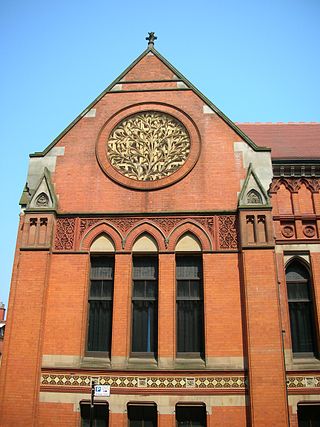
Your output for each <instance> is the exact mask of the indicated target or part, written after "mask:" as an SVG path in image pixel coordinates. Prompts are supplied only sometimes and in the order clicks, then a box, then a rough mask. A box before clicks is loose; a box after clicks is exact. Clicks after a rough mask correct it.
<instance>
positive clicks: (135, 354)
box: [130, 252, 159, 360]
mask: <svg viewBox="0 0 320 427" xmlns="http://www.w3.org/2000/svg"><path fill="white" fill-rule="evenodd" d="M146 258H147V259H153V260H154V266H155V277H152V276H149V277H147V276H145V277H142V278H141V277H135V269H134V267H135V264H134V263H135V259H146ZM131 265H132V281H131V324H130V332H131V340H130V343H131V344H130V357H132V358H139V359H152V360H153V359H157V356H158V329H159V316H158V297H159V257H158V253H154V252H146V253H144V252H136V253H133V254H132V263H131ZM137 282H145V283H144V296H137V295H135V285H136V284H137ZM147 282H149V283H152V286H153V287H154V290H155V293H154V296H150V295H149V296H147V288H148V283H147ZM135 302H141V303H145V304H147V305H149V304H151V305H152V304H153V311H154V312H153V316H154V319H153V321H154V325H153V335H152V336H153V347H154V349H153V351H152V350H150V351H135V350H133V347H134V342H133V339H134V318H135V312H134V311H135V307H134V306H135ZM151 346H152V344H151V343H150V347H151Z"/></svg>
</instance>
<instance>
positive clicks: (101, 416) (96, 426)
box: [80, 401, 109, 427]
mask: <svg viewBox="0 0 320 427" xmlns="http://www.w3.org/2000/svg"><path fill="white" fill-rule="evenodd" d="M80 414H81V427H89V426H90V402H89V401H83V402H80ZM108 424H109V407H108V403H107V402H95V403H94V408H93V427H107V426H108Z"/></svg>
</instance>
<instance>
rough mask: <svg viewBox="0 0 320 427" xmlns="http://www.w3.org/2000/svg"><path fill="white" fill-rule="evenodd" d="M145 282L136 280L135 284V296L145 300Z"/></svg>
mask: <svg viewBox="0 0 320 427" xmlns="http://www.w3.org/2000/svg"><path fill="white" fill-rule="evenodd" d="M145 288H146V286H145V281H144V280H135V281H134V283H133V296H134V297H139V298H144V297H145Z"/></svg>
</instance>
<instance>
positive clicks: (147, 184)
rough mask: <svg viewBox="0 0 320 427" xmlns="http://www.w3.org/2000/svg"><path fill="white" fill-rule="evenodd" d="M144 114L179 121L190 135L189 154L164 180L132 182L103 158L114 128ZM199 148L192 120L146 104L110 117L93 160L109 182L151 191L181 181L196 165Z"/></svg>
mask: <svg viewBox="0 0 320 427" xmlns="http://www.w3.org/2000/svg"><path fill="white" fill-rule="evenodd" d="M147 111H157V112H162V113H166V114H169V115H171V116H172V117H173V118H175V119H177V120H179V121H180V122H181V123H182V124H183V125H184V126H185V128H186V129H187V131H188V133H189V135H190V144H191V146H190V153H189V155H188V157H187V160H186V162H185V163H184V165H182V166H181V167H180V168H179V169H178V170H177V171H176V172H174V173H173V174H172V175H170V176H167V177H165V178H161V179H159V180H157V181H136V180H133V179H130V178H127V177H126V176H124V175H122V174H121V173H120V172H118V171H117V170H116V169H115V168H114V167H113V166H112V165H111V163H110V162H109V159H108V156H107V150H106V142H107V140H108V138H109V136H110V134H111V132H112V131H113V129H114V128H115V126H116V125H117V124H119V123H120V122H121V121H122V120H124V119H125V118H126V117H128V116H131V115H133V114H136V113H141V112H147ZM200 147H201V140H200V132H199V130H198V128H197V127H196V125H195V123H194V122H193V120H192V119H191V118H190V117H189V116H187V114H185V113H184V112H183V111H181V110H179V109H178V108H176V107H173V106H171V105H167V104H163V103H156V102H150V103H141V104H135V105H131V106H129V107H126V108H124V109H123V110H120V111H118V112H117V113H116V114H114V115H113V116H112V117H111V118H110V119H109V120H108V121H107V122H106V123H105V124H104V126H103V127H102V129H101V131H100V132H99V135H98V138H97V142H96V156H97V159H98V163H99V165H100V167H101V169H102V170H103V172H104V173H105V174H106V175H108V176H109V177H110V178H111V179H112V180H113V181H115V182H117V183H118V184H121V185H123V186H125V187H129V188H132V189H135V190H145V191H152V190H157V189H159V188H164V187H167V186H169V185H172V184H174V183H175V182H177V181H179V180H181V179H182V178H184V177H185V176H186V175H187V174H188V173H189V172H190V171H191V170H192V169H193V167H194V166H195V164H196V163H197V161H198V159H199V155H200Z"/></svg>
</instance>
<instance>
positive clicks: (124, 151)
mask: <svg viewBox="0 0 320 427" xmlns="http://www.w3.org/2000/svg"><path fill="white" fill-rule="evenodd" d="M106 150H107V156H108V159H109V161H110V163H111V165H112V166H113V167H114V168H115V169H116V170H117V171H118V172H119V173H120V174H122V175H124V176H125V177H127V178H130V179H133V180H136V181H156V180H159V179H161V178H165V177H168V176H170V175H172V174H173V173H174V172H176V171H177V170H178V169H180V168H181V166H183V165H184V163H185V162H186V160H187V158H188V155H189V153H190V136H189V134H188V131H187V130H186V128H185V127H184V125H183V124H182V123H180V122H179V121H178V120H177V119H175V118H174V117H172V116H170V115H169V114H166V113H162V112H157V111H147V112H142V113H136V114H133V115H131V116H129V117H127V118H126V119H124V120H122V121H121V122H120V123H119V124H118V125H117V126H116V127H115V128H114V129H113V131H112V132H111V135H110V137H109V139H108V141H107V147H106Z"/></svg>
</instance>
